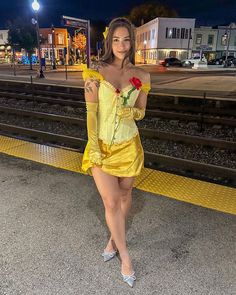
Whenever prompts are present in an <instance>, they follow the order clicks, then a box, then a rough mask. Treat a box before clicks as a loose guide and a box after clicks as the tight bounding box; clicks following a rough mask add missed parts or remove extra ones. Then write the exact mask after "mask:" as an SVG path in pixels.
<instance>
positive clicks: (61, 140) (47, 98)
mask: <svg viewBox="0 0 236 295" xmlns="http://www.w3.org/2000/svg"><path fill="white" fill-rule="evenodd" d="M3 88H4V87H3V86H2V85H1V83H0V97H1V96H2V97H5V98H7V99H14V100H25V101H27V102H30V101H33V102H34V103H38V104H41V103H47V104H49V105H55V104H56V105H62V106H71V107H72V108H85V103H84V98H83V89H82V88H81V89H79V90H78V89H72V90H71V89H70V90H69V91H67V92H66V93H65V92H61V88H60V87H58V89H57V91H55V92H52V91H51V89H49V88H48V89H49V90H47V88H45V87H44V89H36V88H35V87H34V86H32V85H30V84H28V85H27V87H25V88H24V89H23V88H22V87H18V88H16V89H15V88H14V92H12V91H10V90H9V87H5V88H4V89H3ZM7 88H8V89H7ZM45 89H46V90H45ZM149 101H151V102H150V104H149V106H150V109H147V112H146V115H147V117H150V118H156V117H161V118H165V119H170V120H171V119H173V120H183V121H187V122H189V121H191V122H192V121H194V122H198V123H203V122H204V123H208V124H220V125H225V126H231V127H235V126H236V120H235V118H234V115H235V112H234V110H233V109H232V108H226V109H224V110H223V109H220V108H214V107H212V106H211V105H210V106H208V107H206V106H205V105H203V106H202V105H200V106H199V105H198V106H191V105H180V104H177V105H175V104H174V103H169V102H168V101H167V102H165V101H164V102H163V101H159V102H158V100H157V98H156V97H155V99H153V100H151V99H150V100H149ZM157 105H158V109H156V108H157ZM170 110H174V111H170ZM185 111H188V112H192V113H193V114H186V113H183V112H185ZM199 111H200V112H201V114H196V113H198V112H199ZM0 112H1V113H5V114H14V115H16V116H21V117H22V116H24V117H31V118H38V119H41V120H46V121H51V122H52V121H57V122H63V123H66V124H76V125H78V126H81V127H83V128H84V129H85V128H86V122H85V119H79V118H76V117H69V116H62V115H55V114H51V113H42V112H36V111H29V110H22V109H16V108H12V107H5V106H0ZM206 113H208V114H210V115H212V114H213V115H217V116H218V115H224V116H225V115H229V116H232V118H219V117H212V116H207V115H206ZM0 130H1V131H2V132H3V133H7V134H10V135H11V136H26V137H27V138H33V139H34V140H36V141H40V142H41V141H43V142H45V143H53V144H59V145H63V144H65V143H67V145H69V146H71V147H73V148H74V147H75V148H76V149H79V150H81V151H82V150H83V148H84V146H85V143H86V140H85V139H84V138H78V137H73V136H68V135H61V134H55V133H49V132H45V131H40V130H36V129H30V128H24V127H20V126H16V125H11V124H5V123H0ZM139 131H140V134H141V136H144V137H147V138H151V139H163V140H171V141H175V142H182V143H184V144H192V145H200V146H209V147H217V148H219V149H225V150H231V151H235V150H236V142H233V141H226V140H221V139H213V138H206V137H200V136H191V135H185V134H178V133H172V132H163V131H158V130H154V129H151V128H149V129H148V128H140V129H139ZM145 163H146V165H147V166H150V165H151V166H154V167H155V166H164V167H167V169H168V167H176V168H177V169H181V170H186V171H188V172H189V171H192V172H193V173H203V172H204V173H209V174H210V175H213V176H219V177H222V178H228V179H230V180H231V181H233V182H235V181H236V170H235V169H232V168H227V167H222V166H217V165H212V164H206V163H200V162H197V161H191V160H187V159H181V158H176V157H171V156H167V155H163V154H157V153H151V152H148V151H145Z"/></svg>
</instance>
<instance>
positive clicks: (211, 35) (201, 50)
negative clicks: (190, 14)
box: [192, 26, 218, 60]
mask: <svg viewBox="0 0 236 295" xmlns="http://www.w3.org/2000/svg"><path fill="white" fill-rule="evenodd" d="M217 39H218V30H217V29H213V28H212V27H204V26H200V27H199V28H195V34H194V36H193V48H192V57H194V56H202V55H204V56H205V58H206V59H207V60H210V59H214V58H215V56H216V48H217Z"/></svg>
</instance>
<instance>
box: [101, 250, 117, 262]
mask: <svg viewBox="0 0 236 295" xmlns="http://www.w3.org/2000/svg"><path fill="white" fill-rule="evenodd" d="M116 254H117V250H116V251H112V252H108V251H105V250H104V252H103V253H102V256H103V259H104V262H107V261H109V260H111V259H112V258H114V257H115V256H116Z"/></svg>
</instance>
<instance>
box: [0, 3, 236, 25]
mask: <svg viewBox="0 0 236 295" xmlns="http://www.w3.org/2000/svg"><path fill="white" fill-rule="evenodd" d="M1 2H2V3H1V9H0V27H1V28H4V26H5V23H6V20H8V19H12V18H14V17H17V16H19V15H20V16H26V17H28V18H30V17H31V15H33V12H32V9H31V3H32V2H33V0H9V1H7V0H1ZM160 2H162V3H164V4H167V5H169V6H170V7H171V8H173V9H175V10H176V11H177V13H178V14H179V16H180V17H193V18H196V24H197V25H217V24H219V25H220V24H227V23H230V22H236V0H204V1H201V0H193V1H191V0H165V1H160ZM39 3H40V4H41V8H42V9H41V11H40V14H39V17H40V26H41V27H48V26H50V25H51V23H53V24H54V25H55V26H58V25H60V16H61V15H63V14H64V15H69V16H73V17H78V18H84V19H91V20H103V21H105V22H109V21H110V20H111V19H112V18H113V17H117V16H121V15H125V14H128V13H129V11H130V9H131V8H132V7H133V6H135V5H137V4H143V3H145V1H140V0H112V1H111V0H110V1H107V0H106V1H105V0H100V1H94V0H93V1H92V0H39Z"/></svg>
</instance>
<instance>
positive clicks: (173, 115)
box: [0, 91, 236, 127]
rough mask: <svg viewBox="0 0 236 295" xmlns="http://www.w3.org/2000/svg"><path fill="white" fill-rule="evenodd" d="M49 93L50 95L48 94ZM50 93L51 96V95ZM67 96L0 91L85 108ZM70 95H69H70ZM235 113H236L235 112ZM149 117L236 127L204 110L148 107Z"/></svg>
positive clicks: (18, 97)
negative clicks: (184, 110)
mask: <svg viewBox="0 0 236 295" xmlns="http://www.w3.org/2000/svg"><path fill="white" fill-rule="evenodd" d="M46 95H48V97H47V96H46ZM49 95H50V96H49ZM65 95H66V98H63V95H62V94H60V96H59V97H58V96H56V97H57V98H55V97H52V96H51V93H48V92H45V94H44V95H39V94H35V93H34V94H32V93H12V92H5V91H4V92H3V91H0V97H4V98H8V99H15V100H25V101H28V102H30V101H33V102H37V103H39V104H40V103H47V104H49V105H53V104H57V105H61V106H70V107H75V108H85V102H84V101H82V99H79V98H78V97H76V96H75V95H74V94H65ZM68 95H69V96H68ZM234 115H235V114H234ZM146 116H147V117H160V118H165V119H171V120H172V119H177V120H182V121H187V122H190V121H191V122H192V121H194V122H198V123H201V124H203V123H207V124H211V125H217V124H218V125H225V126H231V127H236V119H235V118H225V117H219V115H217V117H213V116H208V115H206V114H205V113H204V114H203V113H202V112H201V113H199V114H197V115H196V114H190V113H182V112H180V111H178V112H177V111H174V112H173V111H172V112H171V111H166V110H155V109H148V108H147V110H146Z"/></svg>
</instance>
